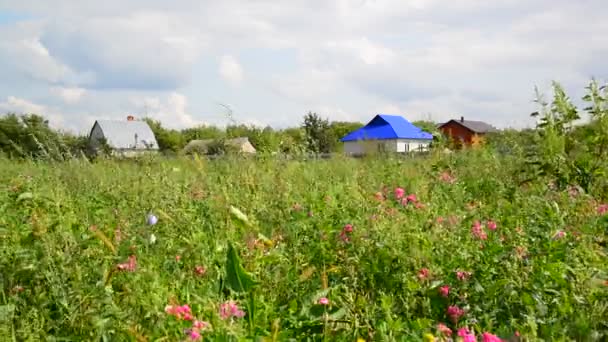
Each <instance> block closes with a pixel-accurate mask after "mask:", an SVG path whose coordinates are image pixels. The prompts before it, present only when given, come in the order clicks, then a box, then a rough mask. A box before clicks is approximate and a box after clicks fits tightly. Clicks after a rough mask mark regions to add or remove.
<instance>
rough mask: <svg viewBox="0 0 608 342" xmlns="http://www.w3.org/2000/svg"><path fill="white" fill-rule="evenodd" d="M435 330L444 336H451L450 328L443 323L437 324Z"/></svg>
mask: <svg viewBox="0 0 608 342" xmlns="http://www.w3.org/2000/svg"><path fill="white" fill-rule="evenodd" d="M437 330H439V332H440V333H442V334H443V335H445V336H452V329H450V328H448V327H447V326H446V325H445V324H443V323H439V324H437Z"/></svg>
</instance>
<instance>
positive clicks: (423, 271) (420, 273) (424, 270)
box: [418, 268, 430, 280]
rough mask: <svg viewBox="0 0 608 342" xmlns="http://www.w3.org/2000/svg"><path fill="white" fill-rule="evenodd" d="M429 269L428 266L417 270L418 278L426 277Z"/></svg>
mask: <svg viewBox="0 0 608 342" xmlns="http://www.w3.org/2000/svg"><path fill="white" fill-rule="evenodd" d="M429 274H430V271H429V269H428V268H422V269H420V271H418V278H419V279H420V280H424V279H427V278H428V277H429Z"/></svg>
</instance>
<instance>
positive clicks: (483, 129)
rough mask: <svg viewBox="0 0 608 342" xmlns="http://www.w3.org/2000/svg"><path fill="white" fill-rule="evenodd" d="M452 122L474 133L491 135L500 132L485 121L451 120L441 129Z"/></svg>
mask: <svg viewBox="0 0 608 342" xmlns="http://www.w3.org/2000/svg"><path fill="white" fill-rule="evenodd" d="M450 122H455V123H457V124H459V125H461V126H463V127H465V128H467V129H469V130H470V131H472V132H473V133H491V132H497V131H498V130H497V129H496V128H495V127H494V126H492V125H490V124H487V123H485V122H483V121H473V120H462V119H461V120H450V121H448V122H446V123H443V124H441V125H439V128H441V127H443V126H445V125H447V124H449V123H450Z"/></svg>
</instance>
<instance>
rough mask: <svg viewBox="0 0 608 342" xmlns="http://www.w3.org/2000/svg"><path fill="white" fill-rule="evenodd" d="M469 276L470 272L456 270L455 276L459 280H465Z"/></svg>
mask: <svg viewBox="0 0 608 342" xmlns="http://www.w3.org/2000/svg"><path fill="white" fill-rule="evenodd" d="M470 277H471V272H467V271H456V278H457V279H458V280H460V281H465V280H467V279H469V278H470Z"/></svg>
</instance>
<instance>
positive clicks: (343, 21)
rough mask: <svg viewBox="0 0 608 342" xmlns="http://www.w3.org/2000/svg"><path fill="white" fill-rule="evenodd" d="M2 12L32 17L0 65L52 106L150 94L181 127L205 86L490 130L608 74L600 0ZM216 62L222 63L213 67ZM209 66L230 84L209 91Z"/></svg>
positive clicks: (37, 6)
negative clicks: (544, 95) (552, 91)
mask: <svg viewBox="0 0 608 342" xmlns="http://www.w3.org/2000/svg"><path fill="white" fill-rule="evenodd" d="M0 7H2V8H4V9H10V10H13V11H17V12H19V11H23V12H26V13H31V14H32V16H33V17H34V18H37V19H34V20H31V21H29V22H21V23H17V24H8V25H4V26H2V27H0V62H1V63H0V73H2V74H7V73H8V72H9V71H10V72H11V75H12V73H13V71H18V72H19V73H20V75H21V77H22V79H20V81H21V82H22V83H25V84H31V85H34V86H40V85H44V89H45V91H46V89H48V88H49V87H55V88H54V89H56V90H54V92H53V93H52V94H51V96H53V98H50V99H47V101H48V102H51V103H53V102H52V101H53V100H56V98H57V96H59V97H60V98H61V99H62V100H63V101H64V108H72V107H75V106H76V105H78V106H79V107H78V110H79V111H82V112H86V113H88V115H91V116H94V115H101V114H108V113H115V114H116V113H120V112H121V110H124V109H126V108H131V107H129V106H132V105H133V104H132V103H124V101H125V100H124V99H125V98H128V97H136V98H138V99H140V100H141V99H143V98H148V100H149V101H150V103H149V107H150V108H152V107H154V108H156V109H154V110H155V113H156V115H157V116H158V117H159V118H163V120H167V122H166V123H167V124H176V125H188V124H189V123H190V122H196V121H197V120H201V118H196V117H195V116H194V115H193V114H190V113H205V112H206V111H207V112H209V111H212V110H213V109H210V108H211V107H210V106H212V105H210V104H208V103H207V102H212V100H209V99H208V98H207V97H206V96H209V97H211V98H223V99H229V100H230V102H233V103H235V104H237V105H238V106H239V107H240V108H246V109H247V110H246V111H247V113H246V115H248V117H242V118H239V119H240V120H243V121H244V120H251V121H252V122H253V121H256V120H258V121H261V122H276V121H281V122H283V121H286V120H287V119H283V118H284V117H285V115H291V117H290V118H289V121H290V122H292V123H293V124H296V123H298V122H299V120H300V119H301V115H302V113H303V112H306V111H307V110H314V109H317V110H325V109H323V108H326V110H327V113H333V114H332V115H335V117H336V118H337V119H338V118H342V117H343V118H347V117H354V118H359V120H362V121H366V120H368V119H369V118H368V117H367V116H371V115H373V114H375V113H377V112H389V110H390V112H398V113H402V114H404V115H406V116H407V117H408V119H412V120H414V119H418V118H426V115H427V114H428V113H432V114H433V116H434V119H436V120H442V119H444V118H449V117H450V116H452V115H453V114H454V113H459V114H462V115H464V116H466V117H474V118H478V119H482V120H487V121H490V122H492V123H495V124H497V125H499V124H500V123H504V122H508V121H509V120H511V118H516V119H522V120H527V115H528V113H529V112H530V110H531V109H533V105H532V104H531V102H530V99H531V97H532V91H533V87H534V85H540V86H545V85H546V84H547V83H548V82H549V81H550V80H552V79H556V80H560V81H562V82H564V83H565V86H566V88H567V89H579V88H582V87H583V86H584V83H585V82H586V80H588V79H589V78H590V77H592V76H595V77H597V78H600V79H605V78H608V73H607V72H606V69H605V68H604V64H605V63H604V62H605V60H606V58H607V56H608V47H607V45H606V44H605V32H607V31H608V22H607V21H606V20H604V18H603V17H602V15H603V14H604V13H605V12H606V10H608V3H606V2H605V1H602V0H589V1H584V2H580V1H579V2H576V1H575V2H571V1H565V0H551V1H550V0H537V1H533V2H530V1H524V0H496V1H492V2H487V1H486V2H483V1H477V0H461V1H453V2H446V1H443V0H415V1H402V0H385V1H372V0H357V1H352V0H334V1H326V0H292V1H290V2H289V3H277V2H276V1H269V0H260V1H240V0H227V1H223V2H217V1H205V2H203V5H201V3H200V1H194V0H184V1H180V2H179V3H176V4H173V3H167V2H166V1H162V0H146V1H144V0H132V1H129V2H124V1H120V0H106V1H104V2H74V1H71V0H56V1H53V2H44V1H35V0H22V1H12V2H7V3H6V4H3V5H0ZM252 51H253V52H255V58H251V57H250V56H251V55H248V54H251V53H252ZM286 56H287V57H286ZM262 59H263V60H264V62H265V63H266V64H265V66H266V67H265V68H264V69H263V70H262V68H258V67H257V66H259V64H260V63H261V60H262ZM215 60H218V61H219V67H218V70H209V69H211V68H213V66H210V65H213V63H210V62H212V61H215ZM275 65H276V68H275V67H274V66H275ZM244 70H245V71H246V74H245V71H244ZM218 76H219V79H220V80H224V81H225V82H227V83H228V84H230V85H233V86H236V85H238V86H240V90H241V91H239V92H238V93H229V92H230V91H231V90H230V89H225V88H223V87H214V84H213V82H217V81H218V80H217V78H218ZM11 77H13V76H11ZM8 82H9V83H10V80H9V81H8ZM23 88H24V89H23V90H21V91H22V92H21V93H15V92H13V90H12V89H3V88H2V86H0V97H6V96H9V95H13V96H18V97H20V98H33V97H30V94H29V93H28V92H29V91H30V90H28V89H30V87H23ZM217 88H221V89H217ZM59 89H72V90H71V91H64V90H59ZM75 89H84V90H83V92H82V93H79V92H78V91H76V90H75ZM32 92H33V90H32ZM222 92H223V93H222ZM85 94H86V96H84V95H85ZM171 94H173V95H171ZM183 94H187V95H188V98H187V99H186V97H185V96H184V95H183ZM192 94H204V96H198V95H197V96H194V95H192ZM46 95H49V94H46ZM35 98H36V99H37V101H38V102H40V103H45V104H46V103H47V102H46V101H44V99H43V96H42V95H41V94H37V96H36V97H35ZM186 100H189V101H186ZM100 108H103V110H102V109H100ZM138 108H139V107H138ZM349 113H350V114H349ZM65 115H67V116H69V115H70V114H65ZM71 115H75V114H71ZM116 115H118V114H116ZM120 115H122V114H120ZM435 117H436V118H435ZM176 118H177V119H176ZM278 118H281V119H280V120H279V119H278ZM163 122H164V121H163Z"/></svg>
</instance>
